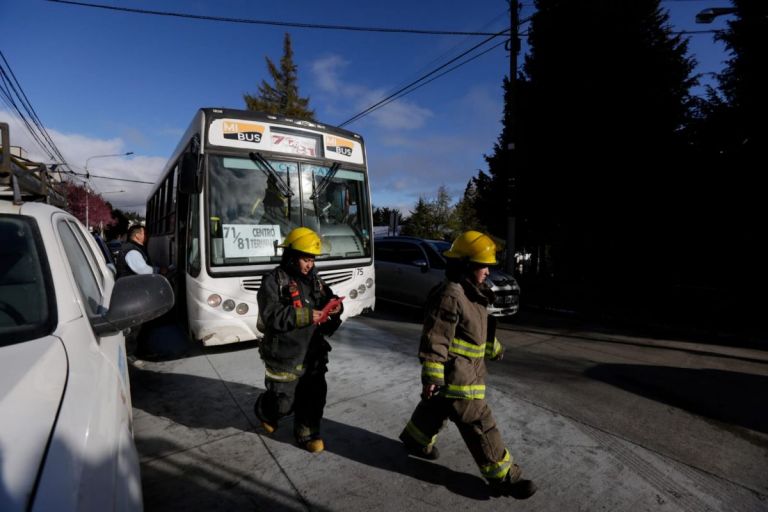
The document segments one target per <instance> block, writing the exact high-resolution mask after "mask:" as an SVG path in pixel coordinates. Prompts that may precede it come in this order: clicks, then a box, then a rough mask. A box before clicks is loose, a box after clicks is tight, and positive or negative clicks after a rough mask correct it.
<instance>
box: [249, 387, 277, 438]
mask: <svg viewBox="0 0 768 512" xmlns="http://www.w3.org/2000/svg"><path fill="white" fill-rule="evenodd" d="M263 396H264V395H263V394H261V395H259V397H258V398H257V399H256V403H255V404H253V412H254V414H256V417H257V418H258V419H259V421H260V422H261V428H263V429H264V431H265V432H266V433H267V434H271V433H273V432H274V431H275V430H277V422H273V421H269V420H266V419H264V417H263V416H262V415H261V407H260V405H259V404H260V403H261V397H263Z"/></svg>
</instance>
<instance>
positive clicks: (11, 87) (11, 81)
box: [0, 51, 69, 167]
mask: <svg viewBox="0 0 768 512" xmlns="http://www.w3.org/2000/svg"><path fill="white" fill-rule="evenodd" d="M0 58H2V62H0V79H1V81H2V83H3V84H4V87H0V92H2V95H3V96H4V97H5V99H6V100H7V103H10V105H11V106H12V107H13V109H14V110H15V111H16V113H17V115H18V116H19V118H20V119H21V120H22V122H23V123H24V124H25V126H26V127H27V130H28V131H29V133H30V135H31V136H32V137H33V138H34V139H35V141H36V142H37V143H38V145H39V146H40V149H42V150H43V151H44V152H45V153H47V154H48V156H49V157H50V158H51V160H54V159H55V158H58V159H59V160H60V161H61V162H62V165H64V166H65V167H69V164H67V162H66V160H65V159H64V156H63V155H62V154H61V152H60V151H59V148H58V147H57V146H56V143H55V142H53V139H52V138H51V136H50V135H49V134H48V131H47V130H46V129H45V126H44V125H43V123H42V121H41V120H40V117H39V116H38V115H37V112H36V111H35V109H34V107H33V106H32V102H30V101H29V98H28V97H27V95H26V93H25V92H24V89H23V88H22V87H21V84H20V83H19V81H18V79H17V78H16V75H15V74H14V72H13V69H11V65H10V64H9V63H8V60H7V59H6V58H5V55H4V54H3V52H2V51H0ZM6 69H7V71H6ZM11 92H13V94H11ZM14 95H15V96H16V98H18V100H19V103H20V104H21V106H22V107H23V108H24V110H25V111H26V112H27V114H28V115H29V118H30V119H31V121H32V124H34V126H35V128H36V129H37V130H35V129H34V128H33V127H32V126H31V125H30V122H29V120H28V119H27V116H26V115H24V113H23V112H22V111H21V109H20V108H19V106H18V105H17V104H16V101H15V100H14V99H13V96H14ZM54 155H55V157H54Z"/></svg>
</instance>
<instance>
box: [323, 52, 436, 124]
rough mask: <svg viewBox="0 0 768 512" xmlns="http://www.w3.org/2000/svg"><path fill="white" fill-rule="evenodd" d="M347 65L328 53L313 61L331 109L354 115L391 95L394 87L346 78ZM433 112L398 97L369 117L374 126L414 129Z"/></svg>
mask: <svg viewBox="0 0 768 512" xmlns="http://www.w3.org/2000/svg"><path fill="white" fill-rule="evenodd" d="M348 66H349V62H348V61H346V60H344V59H343V58H342V57H340V56H339V55H329V56H326V57H323V58H321V59H318V60H316V61H315V62H314V63H313V64H312V73H313V75H314V79H315V83H316V84H317V86H318V87H319V88H320V90H321V91H322V92H323V93H326V94H327V96H326V97H325V98H324V99H325V100H326V101H327V103H328V109H329V110H331V111H333V112H334V113H337V114H338V115H339V116H342V115H347V116H350V117H351V116H352V115H355V114H357V113H358V112H362V111H363V110H366V109H367V108H368V107H370V106H371V105H374V104H376V103H378V102H379V101H381V100H382V99H384V98H386V97H387V96H389V95H390V94H392V92H393V91H391V90H386V89H371V88H368V87H365V86H363V85H360V84H355V83H351V82H349V81H347V80H343V79H342V78H341V75H342V74H343V72H344V71H345V69H346V68H347V67H348ZM350 105H352V106H353V109H350V108H349V107H350ZM344 113H346V114H344ZM432 115H433V114H432V111H431V110H429V109H427V108H425V107H421V106H419V105H418V104H416V103H415V102H412V101H407V100H402V99H399V100H395V101H393V102H391V103H388V104H387V105H385V106H383V107H380V108H378V109H377V110H375V111H373V112H371V113H370V114H369V115H368V118H369V119H371V120H372V122H373V124H374V125H375V127H378V128H382V129H385V130H414V129H417V128H421V127H422V126H423V125H424V123H425V122H426V121H427V119H429V118H430V117H432Z"/></svg>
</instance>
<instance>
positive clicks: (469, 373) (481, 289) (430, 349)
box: [419, 280, 503, 400]
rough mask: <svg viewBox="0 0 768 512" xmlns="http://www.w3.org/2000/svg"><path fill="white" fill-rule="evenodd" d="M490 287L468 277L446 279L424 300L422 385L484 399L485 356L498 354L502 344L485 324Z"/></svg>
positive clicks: (451, 395)
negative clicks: (477, 283) (455, 279)
mask: <svg viewBox="0 0 768 512" xmlns="http://www.w3.org/2000/svg"><path fill="white" fill-rule="evenodd" d="M491 300H493V292H492V291H491V290H490V288H489V287H488V286H487V285H485V284H483V285H480V286H477V285H475V284H473V283H471V282H470V281H468V280H464V281H462V282H460V283H456V282H453V281H449V280H446V281H444V282H443V283H442V284H440V285H438V286H437V287H436V288H435V289H434V290H433V291H432V293H431V294H430V296H429V298H428V299H427V305H426V314H425V320H424V329H423V330H422V334H421V345H420V348H419V359H420V360H421V363H422V371H421V380H422V383H423V384H435V385H437V386H439V387H440V391H439V394H440V395H441V396H444V397H445V398H455V399H464V400H472V399H484V398H485V374H486V370H485V358H486V357H488V358H491V359H498V358H499V357H501V354H502V352H503V348H502V346H501V344H500V343H499V342H498V341H497V340H496V338H495V324H493V323H492V324H491V325H490V326H489V321H488V309H487V307H488V304H489V302H490V301H491Z"/></svg>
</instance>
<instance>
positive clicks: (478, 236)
mask: <svg viewBox="0 0 768 512" xmlns="http://www.w3.org/2000/svg"><path fill="white" fill-rule="evenodd" d="M443 255H444V256H445V257H446V258H461V259H467V260H469V261H471V262H473V263H480V264H482V265H496V264H497V263H498V261H496V244H495V243H493V240H491V237H489V236H488V235H484V234H483V233H481V232H479V231H465V232H464V233H462V234H460V235H459V236H458V237H456V240H454V241H453V244H451V248H450V249H448V250H447V251H445V252H444V253H443Z"/></svg>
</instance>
